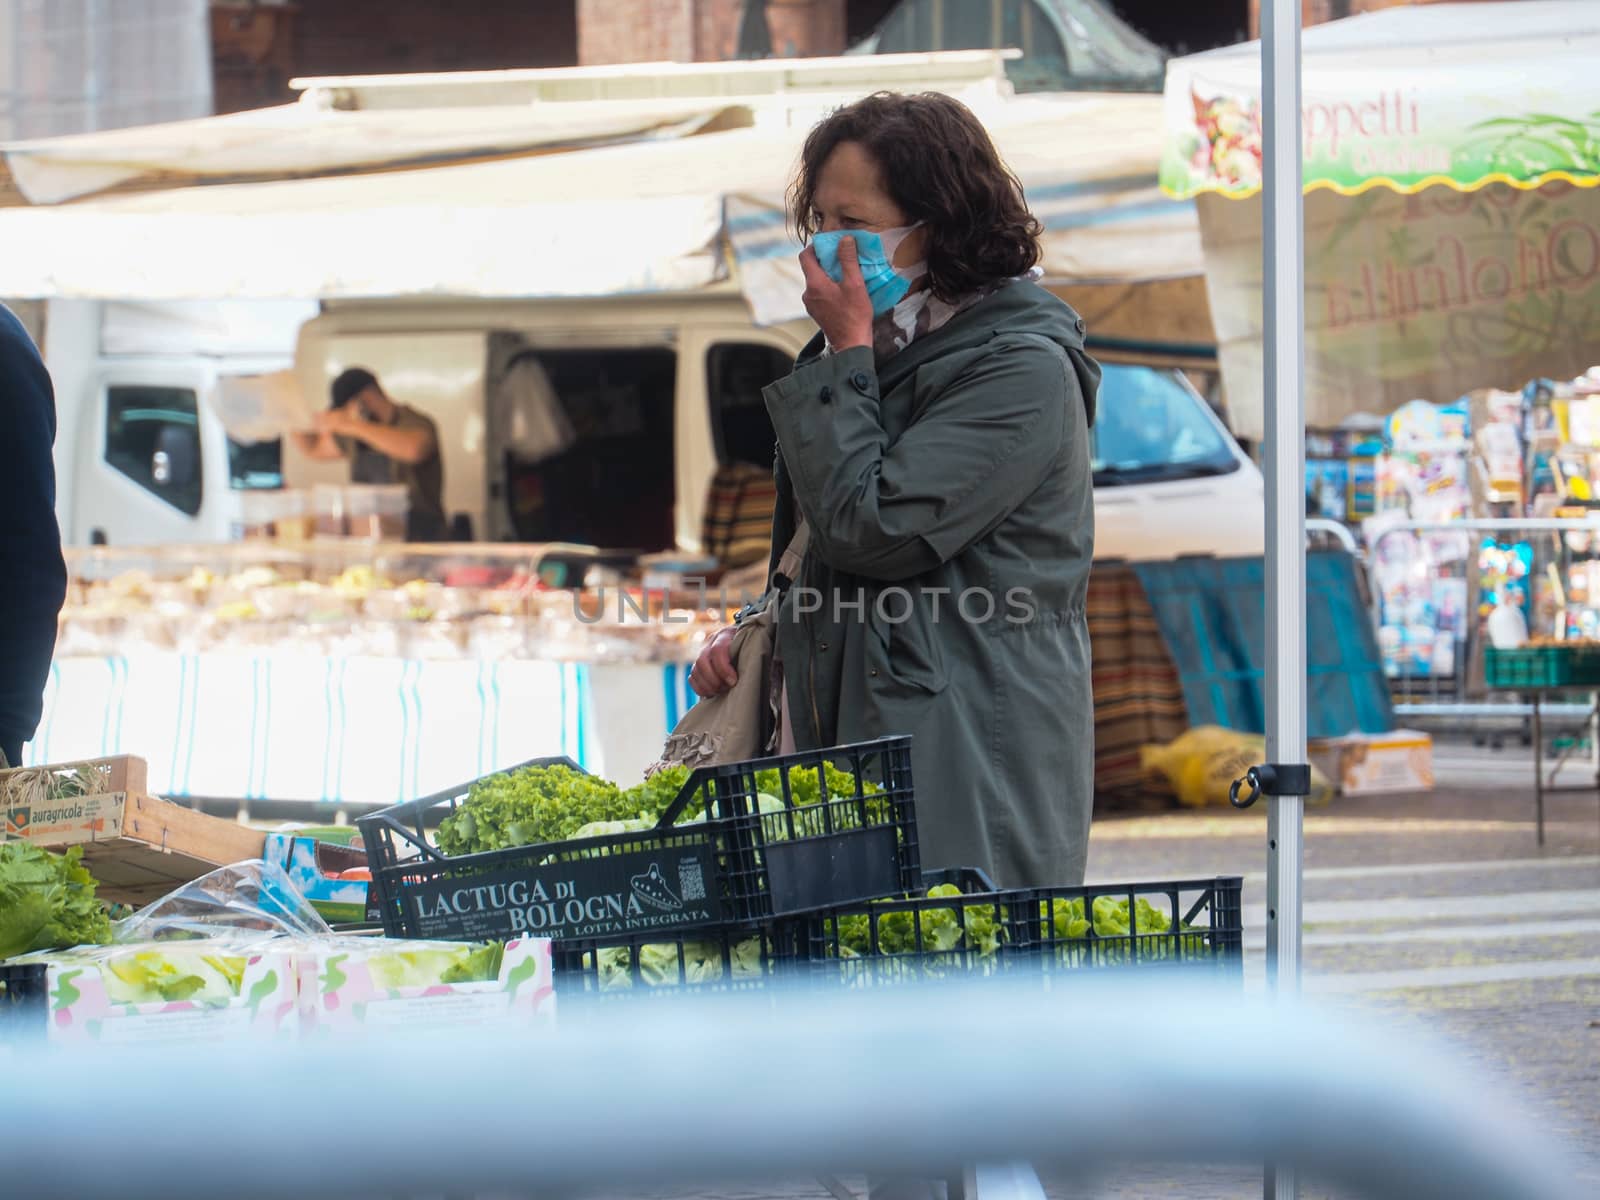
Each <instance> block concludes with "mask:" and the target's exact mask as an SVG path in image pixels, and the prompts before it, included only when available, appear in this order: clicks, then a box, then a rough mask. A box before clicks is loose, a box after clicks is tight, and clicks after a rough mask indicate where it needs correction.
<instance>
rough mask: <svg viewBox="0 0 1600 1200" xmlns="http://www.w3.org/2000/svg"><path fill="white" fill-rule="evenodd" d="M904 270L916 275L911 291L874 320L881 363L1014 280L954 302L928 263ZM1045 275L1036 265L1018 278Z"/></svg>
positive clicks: (875, 345)
mask: <svg viewBox="0 0 1600 1200" xmlns="http://www.w3.org/2000/svg"><path fill="white" fill-rule="evenodd" d="M905 273H906V274H908V275H914V278H913V279H912V280H911V288H910V290H909V291H907V292H906V294H905V295H904V296H902V297H901V298H900V300H899V301H898V302H897V303H896V304H895V306H894V307H893V308H891V309H888V310H887V311H885V312H882V313H880V314H878V315H877V316H876V317H874V318H873V319H872V354H873V357H874V358H875V359H876V360H877V362H878V364H879V365H880V366H881V365H882V364H883V363H885V362H886V361H888V360H889V359H891V358H893V357H894V356H895V355H896V354H898V353H900V351H902V350H904V349H905V348H906V347H907V346H909V345H911V343H912V342H914V341H916V340H917V339H918V338H920V337H926V336H927V335H928V334H930V333H932V332H934V331H935V330H936V329H939V328H941V327H943V326H944V325H945V324H947V323H948V322H949V321H950V319H951V318H952V317H955V316H957V315H959V314H960V313H964V312H966V311H967V309H969V308H971V307H972V306H973V305H974V304H976V303H978V301H980V300H985V299H987V298H988V297H990V296H992V295H994V293H996V292H997V291H999V290H1000V289H1001V288H1003V287H1005V286H1006V285H1007V284H1008V283H1012V282H1014V280H1011V279H1000V280H996V281H995V282H994V283H989V284H985V285H984V286H983V287H980V288H978V289H976V290H975V291H971V292H968V293H966V294H965V295H963V296H958V297H957V298H956V300H955V302H954V303H951V302H949V301H945V300H941V299H939V298H938V297H937V296H935V295H934V294H933V288H932V284H931V282H930V280H929V278H928V266H927V264H926V263H917V264H916V265H915V266H912V267H908V268H906V271H905ZM1043 275H1044V271H1043V270H1041V269H1040V268H1038V267H1034V268H1032V269H1031V270H1029V271H1028V273H1027V274H1026V275H1019V276H1017V278H1018V279H1039V278H1041V277H1042V276H1043ZM832 352H833V347H832V346H828V345H824V347H823V353H824V354H831V353H832Z"/></svg>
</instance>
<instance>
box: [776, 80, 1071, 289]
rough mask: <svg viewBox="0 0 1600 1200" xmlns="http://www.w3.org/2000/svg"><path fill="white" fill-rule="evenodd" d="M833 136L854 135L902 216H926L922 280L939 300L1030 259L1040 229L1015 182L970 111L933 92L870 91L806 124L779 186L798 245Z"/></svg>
mask: <svg viewBox="0 0 1600 1200" xmlns="http://www.w3.org/2000/svg"><path fill="white" fill-rule="evenodd" d="M841 142H858V143H859V144H860V145H861V146H862V147H863V148H864V149H865V150H866V151H867V152H868V153H869V154H870V155H871V156H872V158H873V159H874V161H876V162H877V164H878V170H879V172H880V173H881V175H882V177H883V181H884V185H885V186H886V187H887V188H888V191H889V195H890V196H891V197H893V199H894V202H895V203H896V204H897V205H899V206H900V208H901V210H902V211H904V212H905V213H906V215H907V216H908V217H910V219H911V220H912V221H923V222H926V227H927V231H928V233H927V236H928V256H927V257H928V276H929V284H930V285H931V287H932V290H933V294H934V295H936V296H938V297H939V298H940V299H941V300H946V301H953V300H955V299H956V297H958V296H961V295H963V294H965V293H967V292H970V291H972V290H973V289H974V288H977V287H980V286H982V285H984V284H990V283H994V282H996V281H998V280H1001V279H1009V278H1011V277H1013V276H1016V275H1021V274H1023V273H1024V272H1026V271H1027V270H1028V269H1029V268H1030V267H1032V266H1034V265H1035V264H1036V263H1037V262H1038V261H1039V256H1040V251H1039V235H1040V234H1041V233H1042V232H1043V230H1042V228H1041V227H1040V225H1039V222H1038V221H1037V220H1035V219H1034V216H1033V214H1032V213H1031V212H1029V211H1028V206H1027V203H1026V201H1024V199H1023V196H1022V184H1021V183H1020V182H1019V181H1018V180H1017V177H1016V176H1015V175H1013V174H1012V173H1011V171H1010V169H1009V168H1007V167H1006V165H1005V163H1003V162H1001V161H1000V155H999V153H998V152H997V151H996V150H995V148H994V143H993V142H992V141H990V140H989V134H988V131H987V130H985V129H984V127H983V126H982V125H981V124H980V123H979V121H978V118H977V117H975V116H973V114H972V111H971V110H970V109H968V108H967V107H966V105H964V104H962V103H961V102H960V101H959V100H954V99H952V98H951V97H949V96H945V95H941V94H939V93H938V92H923V93H921V94H920V95H911V96H908V95H902V94H899V93H896V92H878V93H876V94H874V95H871V96H868V97H866V98H865V99H862V100H857V101H856V102H855V103H854V104H850V105H847V106H846V107H844V108H841V109H839V110H837V111H836V112H834V113H831V114H830V115H829V116H827V117H825V118H824V119H823V120H822V121H821V122H819V123H818V124H817V126H816V127H815V128H814V129H812V131H811V132H810V134H809V135H807V137H806V143H805V148H804V149H803V150H802V151H801V152H800V169H799V173H798V174H797V175H796V176H795V180H794V183H793V184H792V185H791V186H790V188H789V216H790V219H791V220H792V221H793V223H794V229H795V233H796V234H797V235H798V236H799V238H800V241H801V242H802V243H804V242H806V241H807V240H809V238H810V237H811V235H812V234H814V233H816V232H817V224H818V222H817V214H816V212H815V211H814V210H813V207H812V204H813V199H814V196H815V193H816V187H817V178H818V176H819V175H820V174H821V172H822V164H823V163H825V162H827V161H828V156H829V155H830V154H832V153H833V151H834V149H835V148H836V147H837V146H838V145H839V143H841Z"/></svg>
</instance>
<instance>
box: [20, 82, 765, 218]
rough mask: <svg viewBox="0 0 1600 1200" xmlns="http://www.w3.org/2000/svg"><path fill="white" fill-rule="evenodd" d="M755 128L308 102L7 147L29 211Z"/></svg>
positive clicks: (745, 118) (668, 116) (545, 109)
mask: <svg viewBox="0 0 1600 1200" xmlns="http://www.w3.org/2000/svg"><path fill="white" fill-rule="evenodd" d="M752 123H753V119H752V116H751V114H750V111H749V109H748V108H744V107H742V106H738V105H720V104H715V103H708V102H706V101H704V100H677V101H663V102H661V103H660V105H659V106H652V107H651V108H650V109H642V108H641V107H640V106H639V105H638V104H634V103H629V102H619V101H602V102H598V103H580V104H571V105H558V106H541V107H533V106H519V107H496V108H448V109H430V110H418V111H408V112H399V113H397V112H393V111H382V110H380V111H377V112H337V111H322V110H318V109H316V108H314V107H311V106H309V105H305V104H285V105H281V106H279V107H276V108H264V109H258V110H256V111H253V112H243V113H235V114H231V115H229V116H222V117H207V118H204V119H203V120H198V121H176V122H173V123H171V124H167V125H146V126H138V127H135V128H131V129H117V130H112V131H109V132H105V133H86V134H80V135H77V136H73V137H62V138H50V139H45V140H40V141H31V142H12V143H10V144H9V145H7V146H5V147H4V154H5V160H6V165H7V166H8V167H9V168H10V171H11V176H12V178H13V179H14V180H15V181H16V185H17V188H18V190H19V191H20V192H21V193H22V196H23V197H24V198H25V199H26V200H27V201H28V202H29V203H31V204H59V203H62V202H63V201H67V200H74V199H77V198H78V197H80V196H88V195H93V194H94V193H96V192H102V191H105V190H107V189H110V188H113V187H119V186H120V187H127V186H129V185H130V184H140V185H143V186H145V187H158V188H174V187H189V186H193V185H196V184H205V183H222V182H229V181H233V180H244V179H265V178H290V177H296V176H317V175H328V174H335V173H340V172H346V173H349V172H358V171H375V170H393V169H396V168H400V167H406V166H424V165H438V164H440V163H443V162H450V161H455V162H462V161H467V160H470V159H475V158H493V157H509V156H513V155H525V154H550V153H556V152H560V151H565V150H575V149H583V148H587V147H592V146H598V145H605V144H607V143H611V142H625V141H642V140H648V139H652V138H673V137H686V136H690V135H692V134H695V133H700V132H703V131H707V130H715V129H729V128H737V127H740V126H748V125H750V124H752Z"/></svg>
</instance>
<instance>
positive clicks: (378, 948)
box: [300, 938, 556, 1037]
mask: <svg viewBox="0 0 1600 1200" xmlns="http://www.w3.org/2000/svg"><path fill="white" fill-rule="evenodd" d="M370 940H371V950H370V951H369V950H366V949H355V950H351V949H349V948H348V947H341V948H340V949H339V950H337V951H334V952H331V953H316V954H306V955H302V956H301V958H300V1026H301V1029H302V1031H303V1033H304V1034H305V1036H307V1037H330V1036H338V1035H341V1034H346V1033H349V1032H352V1031H354V1030H358V1029H361V1028H374V1027H381V1026H395V1025H410V1026H422V1027H441V1026H457V1025H461V1024H469V1023H475V1022H479V1021H507V1020H510V1021H515V1022H518V1023H519V1024H527V1025H533V1024H535V1023H541V1022H545V1021H550V1020H553V1019H554V1017H555V1008H556V1003H555V985H554V976H553V971H552V959H551V942H550V940H549V939H548V938H524V939H522V940H520V941H512V942H507V943H506V944H505V951H504V953H503V955H502V957H501V960H500V971H499V976H498V978H496V979H492V980H485V981H482V982H474V983H436V984H432V985H418V986H409V987H407V986H402V987H390V986H388V984H386V983H385V982H384V979H383V972H382V971H381V970H378V969H375V965H374V960H376V959H379V958H381V957H384V956H393V955H399V954H404V953H407V952H419V951H420V952H424V953H426V952H427V951H428V950H429V949H430V948H435V947H440V946H448V945H450V943H439V942H411V941H400V940H389V939H385V938H372V939H370ZM461 944H462V943H456V944H455V945H461Z"/></svg>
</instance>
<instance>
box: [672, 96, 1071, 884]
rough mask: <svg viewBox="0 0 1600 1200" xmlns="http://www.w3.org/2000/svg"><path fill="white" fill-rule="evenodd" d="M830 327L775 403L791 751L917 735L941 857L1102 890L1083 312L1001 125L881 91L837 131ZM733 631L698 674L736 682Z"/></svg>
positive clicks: (824, 258)
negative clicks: (994, 132)
mask: <svg viewBox="0 0 1600 1200" xmlns="http://www.w3.org/2000/svg"><path fill="white" fill-rule="evenodd" d="M791 204H792V217H793V220H794V222H795V225H796V228H797V230H798V232H799V234H800V237H801V240H802V241H804V242H808V243H809V244H808V245H807V246H806V249H805V250H804V252H803V253H802V254H801V257H800V262H801V266H802V268H803V270H804V272H805V278H806V290H805V293H804V302H805V306H806V311H807V312H808V313H810V314H811V316H812V318H813V319H814V320H815V321H816V323H817V325H818V328H819V331H820V332H819V333H818V335H817V337H816V338H815V339H814V340H813V341H812V342H811V343H810V344H809V345H808V346H807V347H806V348H805V350H804V351H802V352H801V354H800V357H799V359H798V361H797V362H796V365H795V369H794V371H793V373H792V374H790V375H789V376H787V377H786V378H784V379H782V380H779V381H778V382H777V383H774V384H772V385H770V386H769V387H768V388H767V389H766V390H765V392H764V398H765V400H766V404H767V410H768V412H769V413H770V414H771V417H772V422H773V425H774V427H775V429H776V431H777V435H778V461H777V466H776V475H777V484H778V506H777V510H776V514H775V517H774V521H773V537H772V546H773V567H774V569H776V565H777V558H778V556H779V554H780V553H781V552H782V550H783V548H784V547H785V546H787V545H788V544H789V541H790V539H791V537H792V536H793V534H794V532H795V529H796V526H797V522H798V521H799V520H801V519H802V518H803V519H804V521H805V523H806V526H807V527H808V529H809V535H810V541H809V549H808V551H807V553H806V556H805V560H804V564H803V567H802V569H801V572H800V578H799V579H797V580H796V581H795V586H793V587H792V588H790V590H789V592H788V593H787V595H786V597H785V600H784V603H783V607H782V609H781V611H780V615H779V619H778V624H777V653H776V655H775V658H776V660H777V664H776V667H775V696H776V697H777V700H778V703H777V707H778V708H779V710H780V718H779V719H778V720H777V721H775V723H774V724H775V728H774V729H773V731H772V732H773V746H774V748H775V749H782V750H788V749H791V748H799V749H812V748H817V747H825V746H832V745H838V744H841V743H847V742H855V741H862V740H866V739H869V738H875V737H880V736H885V735H889V734H910V735H911V737H912V779H913V782H914V785H915V788H916V796H917V821H918V831H919V839H920V842H921V847H922V861H923V864H924V867H925V868H927V869H934V868H940V867H951V866H973V867H979V868H982V869H983V870H985V871H986V872H988V873H989V874H990V876H991V877H992V878H993V879H994V881H995V882H996V883H997V884H999V885H1000V886H1002V887H1026V886H1040V885H1049V884H1076V883H1081V882H1082V879H1083V873H1084V858H1085V852H1086V849H1087V843H1088V834H1089V817H1090V811H1091V807H1092V800H1093V795H1092V794H1093V783H1094V753H1093V741H1094V706H1093V699H1092V696H1091V692H1090V683H1089V635H1088V629H1087V626H1086V623H1085V617H1084V599H1085V593H1086V590H1087V582H1088V575H1089V564H1090V559H1091V557H1092V555H1093V548H1094V495H1093V486H1092V478H1091V469H1090V447H1089V428H1090V426H1091V424H1092V423H1093V420H1094V402H1095V392H1096V388H1097V386H1098V384H1099V377H1100V371H1099V367H1098V366H1097V365H1096V364H1095V362H1094V360H1093V359H1091V358H1090V357H1089V356H1088V355H1087V354H1086V353H1085V352H1084V340H1083V339H1084V325H1083V321H1082V320H1081V319H1080V318H1079V317H1078V316H1077V314H1076V313H1074V312H1073V311H1072V309H1070V308H1069V307H1068V306H1067V305H1066V304H1064V303H1062V302H1061V301H1060V300H1059V299H1057V298H1056V297H1054V296H1052V295H1051V294H1050V293H1049V292H1047V291H1045V290H1044V289H1042V288H1041V287H1039V286H1038V285H1037V283H1035V282H1034V280H1035V278H1036V277H1037V276H1038V274H1039V272H1038V270H1037V267H1036V264H1037V262H1038V260H1039V257H1040V251H1039V244H1038V238H1039V233H1040V228H1039V225H1038V223H1037V222H1036V221H1035V220H1034V218H1033V216H1032V214H1031V213H1029V211H1028V209H1027V206H1026V203H1025V201H1024V199H1023V195H1022V188H1021V186H1020V184H1019V183H1018V182H1017V180H1016V178H1015V177H1014V176H1013V175H1012V174H1011V173H1010V172H1009V171H1008V170H1007V169H1006V167H1005V166H1004V164H1003V163H1002V162H1001V160H1000V158H999V155H998V154H997V153H996V151H995V149H994V146H993V144H992V143H991V141H990V139H989V137H988V134H987V133H986V132H985V130H984V129H983V126H982V125H981V124H980V123H979V122H978V120H977V119H976V118H975V117H974V116H973V115H972V113H971V112H970V111H969V110H968V109H966V108H965V107H964V106H963V105H961V104H960V103H959V102H957V101H955V100H953V99H950V98H949V97H946V96H941V95H936V94H924V95H915V96H906V95H895V94H888V93H883V94H879V95H876V96H871V97H868V98H867V99H864V100H861V101H859V102H857V103H855V104H852V105H850V106H848V107H846V108H843V109H840V110H839V111H837V112H835V113H834V114H832V115H831V116H829V117H828V118H826V119H825V120H823V121H822V122H821V123H820V124H819V125H818V126H817V127H816V128H815V129H814V130H812V132H811V134H810V136H809V137H808V139H807V141H806V145H805V149H804V152H803V155H802V161H801V166H800V170H799V175H798V178H797V179H796V181H795V184H794V187H793V190H792V193H791ZM730 636H731V630H725V631H723V632H722V633H719V634H718V635H717V637H716V638H714V639H713V640H712V641H711V642H710V643H709V644H708V645H707V647H706V648H705V650H704V651H702V653H701V655H700V658H699V660H698V661H697V662H696V664H695V667H694V670H693V672H692V674H691V676H690V678H691V682H692V683H693V685H694V687H695V688H696V690H697V691H698V692H699V693H700V694H701V695H714V694H717V693H718V692H721V691H723V690H725V689H726V688H727V687H729V686H731V685H732V683H733V681H734V673H733V665H732V662H731V660H730V659H729V656H728V652H727V642H728V639H729V637H730Z"/></svg>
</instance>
